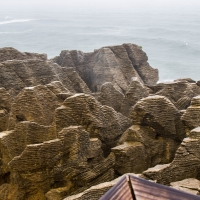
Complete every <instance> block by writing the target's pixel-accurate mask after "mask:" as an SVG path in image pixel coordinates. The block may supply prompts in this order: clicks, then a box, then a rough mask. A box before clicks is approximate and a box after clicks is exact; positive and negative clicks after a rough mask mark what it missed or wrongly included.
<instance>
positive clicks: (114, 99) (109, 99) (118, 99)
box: [97, 78, 149, 117]
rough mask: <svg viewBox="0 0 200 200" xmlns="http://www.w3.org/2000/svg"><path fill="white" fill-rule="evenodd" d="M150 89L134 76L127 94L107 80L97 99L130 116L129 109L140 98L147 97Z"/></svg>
mask: <svg viewBox="0 0 200 200" xmlns="http://www.w3.org/2000/svg"><path fill="white" fill-rule="evenodd" d="M148 95H149V91H148V89H147V87H145V86H144V85H143V84H142V83H141V82H140V80H139V79H138V78H132V79H131V82H130V85H129V86H128V89H127V92H126V93H125V95H124V94H123V93H122V92H120V91H119V90H118V89H117V88H115V87H114V86H113V84H112V83H110V82H107V83H104V84H103V85H102V86H101V91H100V94H99V96H98V97H97V100H98V101H99V102H101V103H102V104H103V105H107V106H110V107H112V108H114V109H115V110H116V111H117V112H121V113H122V114H123V115H125V116H127V117H129V111H130V108H131V107H132V106H134V105H135V104H136V103H137V101H138V100H140V99H142V98H144V97H147V96H148Z"/></svg>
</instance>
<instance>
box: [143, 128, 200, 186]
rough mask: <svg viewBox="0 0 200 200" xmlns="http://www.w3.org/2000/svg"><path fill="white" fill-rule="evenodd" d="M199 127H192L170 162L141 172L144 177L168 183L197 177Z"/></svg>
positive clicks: (199, 140) (199, 162)
mask: <svg viewBox="0 0 200 200" xmlns="http://www.w3.org/2000/svg"><path fill="white" fill-rule="evenodd" d="M199 142H200V128H199V127H198V128H195V129H193V130H192V131H191V132H190V134H189V137H188V138H185V139H184V140H183V142H182V143H181V145H180V147H179V148H178V150H177V151H176V154H175V157H174V160H173V161H172V162H171V163H170V164H166V165H157V166H155V167H154V168H149V169H148V170H147V171H144V172H143V175H144V176H145V177H146V178H149V179H153V180H156V181H157V182H158V183H162V184H167V185H168V184H170V183H171V182H175V181H181V180H184V179H187V178H197V179H198V178H199V172H200V171H199V170H200V154H199V152H200V149H199V148H200V146H199Z"/></svg>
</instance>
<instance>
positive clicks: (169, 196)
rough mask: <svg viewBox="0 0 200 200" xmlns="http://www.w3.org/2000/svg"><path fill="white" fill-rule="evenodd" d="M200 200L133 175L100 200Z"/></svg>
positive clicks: (122, 180) (197, 197)
mask: <svg viewBox="0 0 200 200" xmlns="http://www.w3.org/2000/svg"><path fill="white" fill-rule="evenodd" d="M147 199H148V200H157V199H159V200H188V199H191V200H200V197H199V196H196V195H192V194H189V193H186V192H183V191H180V190H176V189H174V188H171V187H168V186H165V185H160V184H157V183H154V182H151V181H148V180H145V179H142V178H138V177H135V176H133V175H125V176H123V177H122V178H121V179H120V180H119V182H118V183H117V184H116V185H115V186H113V187H112V188H111V189H110V190H109V191H108V192H107V193H106V194H104V196H103V197H101V198H100V200H147Z"/></svg>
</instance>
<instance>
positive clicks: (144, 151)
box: [112, 96, 185, 174]
mask: <svg viewBox="0 0 200 200" xmlns="http://www.w3.org/2000/svg"><path fill="white" fill-rule="evenodd" d="M131 117H132V120H133V124H134V125H133V126H131V127H130V128H129V129H127V131H125V132H124V133H123V135H122V137H121V139H120V140H119V144H120V145H119V146H116V147H114V148H112V151H113V152H114V153H115V156H116V162H115V170H116V171H117V172H118V173H119V174H123V173H128V172H132V173H141V172H142V171H144V170H145V169H147V168H149V167H150V166H155V165H156V164H159V163H169V162H171V161H172V159H173V158H174V155H175V152H176V150H177V148H178V146H179V144H180V143H181V141H182V139H183V138H184V136H185V131H184V128H183V125H182V123H181V120H180V117H181V116H180V114H179V112H178V110H177V109H176V108H175V106H174V105H173V104H172V103H171V102H170V101H169V100H168V99H167V98H166V97H163V96H149V97H147V98H143V99H141V100H140V101H138V102H137V103H136V105H135V106H134V107H133V108H132V112H131ZM122 162H123V163H125V164H124V165H122V164H121V163H122Z"/></svg>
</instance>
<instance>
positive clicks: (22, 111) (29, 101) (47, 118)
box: [8, 85, 59, 130]
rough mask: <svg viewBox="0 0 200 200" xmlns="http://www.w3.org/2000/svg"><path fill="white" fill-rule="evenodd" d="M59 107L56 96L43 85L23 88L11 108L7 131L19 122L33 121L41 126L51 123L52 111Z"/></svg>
mask: <svg viewBox="0 0 200 200" xmlns="http://www.w3.org/2000/svg"><path fill="white" fill-rule="evenodd" d="M57 107H59V102H58V98H57V96H56V95H55V94H54V93H53V92H52V91H51V90H49V89H48V87H46V86H43V85H38V86H35V87H25V88H24V89H23V90H22V91H21V92H20V93H19V94H18V95H17V97H16V98H15V100H14V101H13V103H12V106H11V113H10V119H9V124H8V129H9V130H11V129H13V128H14V126H15V124H16V123H18V122H21V121H34V122H36V123H38V124H41V125H51V124H52V123H53V119H54V117H53V113H54V110H55V109H56V108H57Z"/></svg>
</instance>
